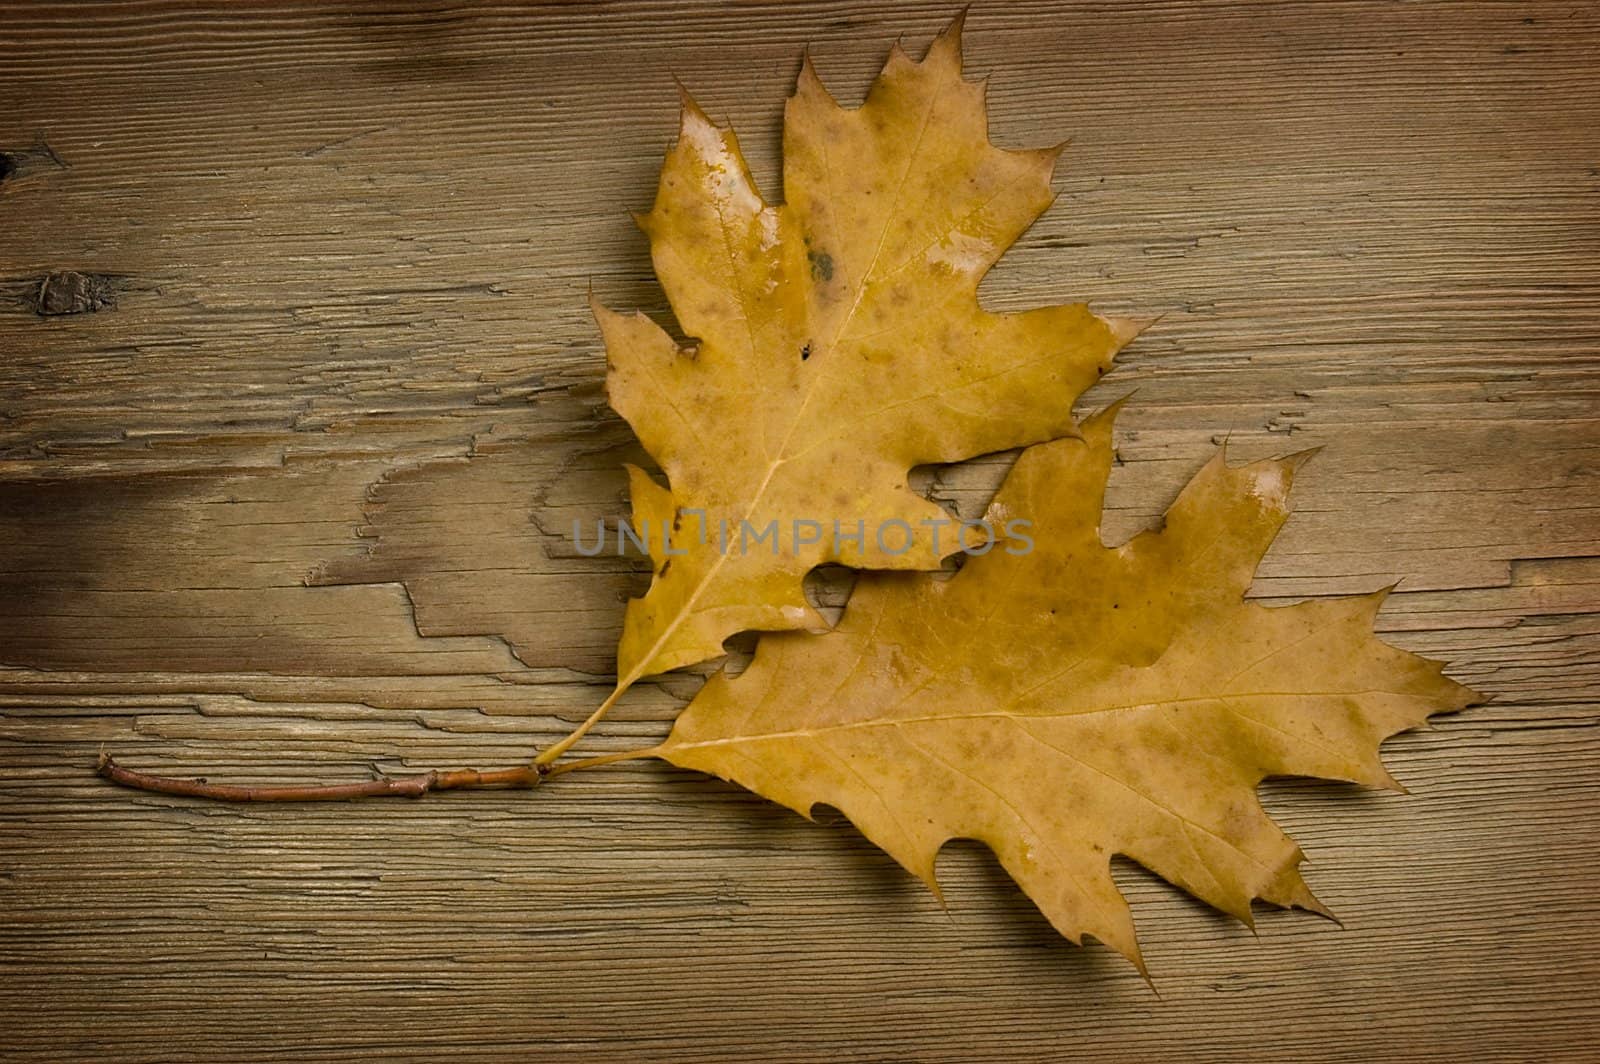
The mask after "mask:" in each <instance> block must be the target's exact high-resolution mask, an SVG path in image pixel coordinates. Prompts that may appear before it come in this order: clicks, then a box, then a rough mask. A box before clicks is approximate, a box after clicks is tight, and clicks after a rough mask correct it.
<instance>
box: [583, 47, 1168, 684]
mask: <svg viewBox="0 0 1600 1064" xmlns="http://www.w3.org/2000/svg"><path fill="white" fill-rule="evenodd" d="M783 147H784V162H783V187H784V192H785V194H786V195H787V197H788V202H787V203H785V204H783V205H778V206H774V205H769V204H768V203H766V202H765V201H763V199H762V198H761V196H760V195H759V194H758V193H757V191H756V188H755V185H754V183H753V181H752V179H751V176H750V173H749V170H748V168H747V167H746V165H745V161H744V158H743V156H742V155H741V154H740V151H739V145H738V141H737V139H736V138H735V136H734V134H733V132H732V130H729V129H722V128H718V127H717V126H715V125H713V124H712V122H711V121H710V120H709V119H708V118H707V117H706V115H705V114H704V113H703V112H702V111H701V110H700V109H699V107H697V106H696V105H695V104H694V103H693V102H692V101H690V100H688V99H687V98H685V102H684V106H683V114H682V125H681V129H680V132H679V135H678V139H677V142H676V143H675V144H674V146H673V147H672V148H671V149H670V150H669V151H668V153H667V157H666V161H665V163H664V164H663V166H662V169H661V180H660V186H659V189H658V192H657V196H656V202H655V206H654V209H653V210H651V212H650V213H649V214H647V215H643V216H640V217H639V219H638V221H639V224H640V225H641V227H642V228H643V229H644V231H645V233H646V234H647V235H648V236H649V238H650V247H651V255H652V258H653V260H654V264H655V270H656V274H657V276H658V277H659V278H660V280H661V284H662V287H663V288H664V289H665V290H666V294H667V297H668V299H669V300H670V302H671V304H672V308H673V312H674V314H675V315H676V316H677V319H678V322H679V323H680V324H681V325H682V327H683V329H684V331H685V332H686V333H687V334H688V335H690V336H692V337H693V338H694V339H693V341H692V342H691V344H690V345H689V346H688V347H686V348H681V349H680V347H679V346H678V344H677V343H675V342H674V341H673V339H672V338H671V337H670V336H669V335H668V334H667V333H666V332H665V331H664V330H663V329H661V328H660V327H659V326H658V325H656V324H655V323H654V322H652V321H651V320H650V319H648V318H647V317H645V316H643V315H642V314H633V315H622V314H617V313H613V312H611V311H609V310H606V309H604V308H602V307H599V306H598V305H597V306H596V308H595V313H596V316H597V318H598V319H599V323H600V327H601V330H602V332H603V334H604V338H605V344H606V352H607V362H608V373H607V389H608V392H609V396H610V401H611V404H612V406H614V407H615V408H616V410H617V411H618V412H619V413H621V414H622V416H623V417H625V418H626V419H627V421H628V423H629V424H630V425H632V426H633V429H634V431H635V432H636V433H637V434H638V436H639V439H640V440H641V441H642V443H643V444H644V446H645V448H646V449H647V450H648V451H649V452H650V454H651V455H652V456H653V457H654V458H655V460H656V461H657V462H658V463H659V464H660V466H661V469H662V470H663V471H664V472H665V473H666V475H667V478H668V481H669V483H670V488H664V487H662V486H660V485H659V484H657V483H656V482H655V481H653V480H652V479H650V478H649V477H648V476H646V475H644V474H643V473H641V472H639V471H637V470H634V471H632V478H633V480H632V484H633V502H634V519H635V525H636V527H639V526H642V525H645V524H648V529H647V531H648V532H649V535H648V538H649V540H650V541H651V553H652V556H653V558H654V561H655V564H656V569H655V574H654V577H653V580H652V583H651V586H650V589H649V591H648V593H647V594H646V595H645V596H644V597H643V598H641V599H636V600H634V601H633V602H631V603H630V604H629V606H628V610H627V615H626V619H625V624H624V631H623V636H622V639H621V643H620V646H619V650H618V659H619V660H618V667H617V671H618V673H619V689H621V688H625V687H627V686H628V684H630V683H632V682H633V681H634V680H636V679H638V678H639V677H640V676H644V675H649V674H653V673H657V672H663V671H666V670H668V669H672V668H676V667H678V666H681V665H686V664H690V663H693V662H697V661H703V660H705V659H708V658H712V657H715V656H717V655H719V654H721V653H722V643H723V640H724V639H725V638H727V637H728V636H730V635H732V634H734V633H736V632H739V631H743V630H747V629H762V630H769V631H770V630H784V629H797V628H821V627H824V624H823V622H822V621H821V618H820V617H818V615H817V614H816V613H815V611H813V610H812V609H811V607H810V606H808V605H807V603H806V600H805V596H804V593H803V591H802V580H803V578H804V576H805V574H806V573H807V572H808V571H809V570H811V569H812V568H814V567H816V566H817V565H820V564H822V563H825V562H839V563H842V564H844V565H849V566H856V567H860V568H869V569H936V568H938V567H939V564H940V555H941V554H947V553H949V551H950V549H951V544H950V540H949V539H948V538H947V539H946V540H945V544H946V545H945V547H944V549H943V550H937V549H935V545H934V541H933V537H934V536H936V535H937V533H938V529H937V523H938V522H944V521H947V519H948V514H946V513H945V511H943V510H941V509H940V508H939V507H938V506H936V505H935V504H933V503H931V502H929V501H927V500H926V499H923V498H921V497H919V496H917V495H916V494H914V493H913V492H911V491H910V490H908V489H907V486H906V475H907V472H908V470H910V468H911V467H912V466H915V465H918V464H921V463H932V462H953V461H958V460H961V459H966V458H970V457H972V456H974V455H977V454H982V453H985V452H990V451H997V450H1003V449H1006V448H1010V447H1016V446H1021V445H1025V444H1029V443H1035V442H1039V441H1042V440H1048V439H1054V438H1056V437H1059V436H1062V435H1064V434H1067V433H1070V432H1071V431H1072V425H1073V423H1072V419H1071V414H1070V410H1071V407H1072V403H1073V400H1074V399H1075V398H1076V397H1077V396H1078V394H1079V393H1080V392H1082V391H1083V390H1084V388H1086V387H1087V386H1088V385H1089V384H1091V383H1093V382H1094V381H1095V380H1096V379H1097V377H1098V376H1099V375H1100V374H1101V373H1103V372H1104V371H1105V369H1106V368H1107V366H1108V365H1109V364H1110V361H1111V358H1112V356H1113V355H1114V354H1115V352H1116V351H1117V350H1118V348H1120V347H1121V346H1122V345H1123V344H1125V343H1126V342H1127V341H1128V340H1129V339H1131V338H1132V336H1133V335H1134V334H1135V333H1136V332H1137V331H1138V326H1137V325H1135V324H1133V323H1131V322H1128V321H1121V320H1112V319H1106V318H1101V317H1098V316H1096V315H1095V314H1093V313H1091V312H1090V311H1089V309H1088V308H1087V307H1086V306H1083V305H1071V306H1053V307H1046V308H1042V309H1037V310H1031V311H1028V312H1025V313H1017V314H991V313H989V312H987V311H985V310H983V309H982V308H980V306H979V305H978V299H977V286H978V282H979V280H980V279H981V278H982V277H983V275H984V274H985V272H986V271H987V270H988V269H989V268H990V266H992V265H993V264H994V263H995V261H996V260H998V259H999V258H1000V256H1001V255H1002V254H1003V253H1004V252H1005V250H1006V249H1007V248H1008V247H1009V246H1010V245H1011V244H1012V242H1013V241H1015V240H1016V239H1017V237H1018V236H1020V235H1021V233H1022V232H1023V231H1024V230H1025V229H1026V228H1027V227H1028V226H1029V225H1030V224H1031V223H1032V222H1033V220H1034V219H1035V218H1036V217H1038V215H1039V214H1040V213H1041V212H1043V211H1044V209H1045V208H1046V207H1047V206H1049V204H1050V202H1051V199H1052V193H1051V191H1050V174H1051V170H1052V167H1053V165H1054V161H1055V158H1056V156H1057V154H1058V149H1056V148H1048V149H1039V150H1029V151H1010V150H1004V149H1000V148H997V147H994V146H993V145H992V144H990V143H989V140H988V129H987V121H986V118H985V113H984V90H983V87H982V86H981V85H979V84H973V83H969V82H966V81H964V80H962V77H961V47H960V24H959V20H958V22H957V23H956V24H955V25H952V26H951V27H950V29H948V30H947V31H946V32H945V33H944V34H943V35H942V36H940V37H939V38H938V39H937V40H936V41H934V43H933V44H932V46H931V47H930V48H929V50H928V54H927V57H926V58H925V59H924V60H923V61H922V62H920V63H918V62H913V61H912V60H911V59H909V58H908V57H907V56H906V55H905V53H904V52H902V51H900V50H899V49H898V48H896V49H895V50H894V51H893V52H892V54H891V55H890V57H889V60H888V63H887V64H886V65H885V67H884V69H883V72H882V73H881V74H880V75H879V77H878V78H877V80H876V81H875V82H874V83H873V85H872V88H871V91H870V92H869V94H868V96H867V99H866V102H865V104H864V105H863V106H861V107H860V108H858V109H856V110H846V109H844V108H841V107H840V106H839V105H838V104H837V103H835V102H834V100H833V99H832V98H831V97H830V96H829V95H828V93H827V91H826V90H825V89H824V88H823V87H822V83H821V82H820V81H819V80H818V78H817V75H816V72H815V70H813V69H812V66H811V64H810V62H809V60H807V62H806V63H805V65H804V67H803V69H802V71H801V73H800V77H799V83H798V87H797V88H796V90H795V94H794V95H793V97H791V98H790V100H789V101H788V106H787V109H786V112H785V119H784V144H783ZM663 524H665V525H666V527H667V528H668V529H669V533H668V534H667V535H663V534H661V532H660V531H659V530H660V529H661V527H662V525H663ZM884 530H889V533H888V534H884ZM774 533H775V536H774V535H773V534H774ZM852 533H859V535H852ZM774 539H775V542H774ZM667 540H670V548H669V545H668V542H666V541H667ZM679 552H681V553H679Z"/></svg>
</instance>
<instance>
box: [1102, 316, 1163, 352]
mask: <svg viewBox="0 0 1600 1064" xmlns="http://www.w3.org/2000/svg"><path fill="white" fill-rule="evenodd" d="M1164 317H1166V315H1165V314H1157V315H1156V316H1155V317H1152V318H1126V317H1120V316H1118V317H1102V318H1101V319H1100V320H1101V321H1104V322H1105V323H1106V328H1108V329H1110V330H1111V338H1112V339H1113V340H1115V341H1116V343H1117V349H1118V350H1119V351H1120V350H1121V349H1122V348H1124V347H1127V346H1128V345H1129V344H1131V343H1132V342H1133V341H1134V340H1135V339H1136V338H1137V337H1138V336H1139V334H1140V333H1142V332H1144V331H1145V330H1146V329H1148V328H1150V327H1151V326H1152V325H1154V324H1155V323H1156V322H1158V321H1160V320H1161V319H1162V318H1164Z"/></svg>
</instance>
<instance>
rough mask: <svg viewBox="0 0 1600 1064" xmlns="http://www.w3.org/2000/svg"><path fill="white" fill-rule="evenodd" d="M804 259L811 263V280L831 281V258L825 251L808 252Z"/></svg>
mask: <svg viewBox="0 0 1600 1064" xmlns="http://www.w3.org/2000/svg"><path fill="white" fill-rule="evenodd" d="M806 258H807V259H809V260H810V262H811V277H812V279H813V280H819V281H831V280H833V256H832V255H830V254H828V253H827V252H826V251H808V252H806Z"/></svg>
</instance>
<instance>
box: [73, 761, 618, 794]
mask: <svg viewBox="0 0 1600 1064" xmlns="http://www.w3.org/2000/svg"><path fill="white" fill-rule="evenodd" d="M591 760H592V759H591ZM581 765H582V762H574V763H573V764H572V766H570V767H572V768H576V767H580V766H581ZM95 772H96V773H97V774H98V775H100V776H101V777H103V778H105V779H108V780H110V781H111V782H112V783H116V784H120V785H121V786H123V787H131V788H133V789H134V790H139V791H154V792H155V793H157V794H178V795H183V796H185V797H189V798H209V799H211V800H212V801H217V802H337V801H343V800H345V799H349V798H421V797H422V796H423V795H424V794H427V793H428V792H429V791H453V790H467V789H472V788H483V787H536V786H538V785H539V783H540V782H542V781H543V780H544V778H545V776H547V775H549V774H550V770H548V769H546V768H545V767H544V766H543V765H524V766H520V767H518V768H502V769H496V770H495V771H493V772H479V771H478V770H477V769H472V768H461V769H451V770H449V771H446V772H423V773H420V774H419V775H415V776H379V777H378V778H377V779H373V780H363V781H361V782H358V783H291V784H282V785H275V786H260V787H258V786H253V785H249V784H237V783H212V782H211V781H210V780H207V779H185V778H182V777H179V776H158V775H154V774H152V773H149V772H139V771H137V770H135V769H131V768H124V767H122V766H121V765H119V764H117V763H116V761H115V760H113V759H112V758H111V757H110V756H109V755H107V754H101V755H100V761H99V763H98V764H97V765H96V766H95Z"/></svg>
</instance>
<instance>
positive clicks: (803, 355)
mask: <svg viewBox="0 0 1600 1064" xmlns="http://www.w3.org/2000/svg"><path fill="white" fill-rule="evenodd" d="M810 357H811V341H809V340H807V341H806V345H805V346H804V347H802V348H801V349H800V361H801V362H804V361H805V360H806V359H808V358H810Z"/></svg>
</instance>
